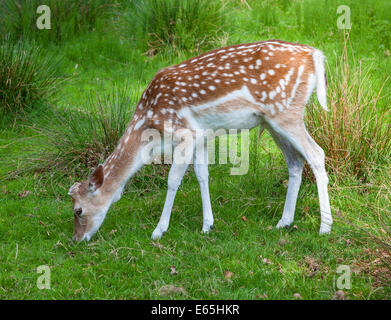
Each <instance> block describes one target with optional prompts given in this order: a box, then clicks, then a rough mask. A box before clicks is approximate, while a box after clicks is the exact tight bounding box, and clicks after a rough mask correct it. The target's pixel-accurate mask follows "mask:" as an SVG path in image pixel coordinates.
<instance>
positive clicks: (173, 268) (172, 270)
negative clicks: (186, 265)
mask: <svg viewBox="0 0 391 320" xmlns="http://www.w3.org/2000/svg"><path fill="white" fill-rule="evenodd" d="M170 274H171V275H175V274H178V271H176V267H175V266H171V272H170Z"/></svg>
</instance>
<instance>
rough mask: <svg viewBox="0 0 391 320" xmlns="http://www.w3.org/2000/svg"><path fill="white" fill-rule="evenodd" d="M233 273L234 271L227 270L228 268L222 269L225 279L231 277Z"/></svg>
mask: <svg viewBox="0 0 391 320" xmlns="http://www.w3.org/2000/svg"><path fill="white" fill-rule="evenodd" d="M233 275H234V273H233V272H231V271H228V270H226V271H224V278H225V279H231V278H232V277H233Z"/></svg>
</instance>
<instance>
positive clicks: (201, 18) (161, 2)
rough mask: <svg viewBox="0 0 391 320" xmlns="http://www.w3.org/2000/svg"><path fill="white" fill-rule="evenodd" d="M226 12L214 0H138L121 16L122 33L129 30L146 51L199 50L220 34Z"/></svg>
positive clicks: (209, 44)
mask: <svg viewBox="0 0 391 320" xmlns="http://www.w3.org/2000/svg"><path fill="white" fill-rule="evenodd" d="M225 14H226V12H225V6H224V2H222V1H217V0H210V1H206V0H153V1H152V0H140V1H137V2H136V4H135V5H134V6H133V7H132V8H129V9H128V10H127V11H126V13H125V14H123V15H122V19H120V20H121V21H122V24H121V28H124V29H125V30H126V33H124V34H129V33H130V34H132V36H133V37H134V40H136V42H137V43H138V44H139V45H141V46H142V50H143V51H146V52H147V54H148V55H155V54H156V53H158V52H160V51H163V50H166V49H167V50H171V51H173V52H177V53H178V52H182V51H188V52H190V53H198V52H199V51H200V49H201V48H208V47H211V46H212V45H213V44H214V43H215V42H216V41H217V39H218V38H219V36H221V35H222V32H223V29H224V27H226V19H225ZM130 31H131V32H130Z"/></svg>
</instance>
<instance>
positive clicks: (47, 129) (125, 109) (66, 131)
mask: <svg viewBox="0 0 391 320" xmlns="http://www.w3.org/2000/svg"><path fill="white" fill-rule="evenodd" d="M138 96H139V95H138V89H132V88H130V87H121V88H119V87H117V86H114V88H113V90H112V91H111V92H110V93H108V94H104V95H99V94H96V95H94V94H90V95H89V97H88V98H86V99H85V101H84V103H83V106H81V107H80V108H76V107H68V108H67V109H65V110H56V111H55V112H52V113H50V114H49V115H48V117H47V119H45V121H43V123H42V124H41V127H40V128H39V129H36V130H38V132H39V133H40V134H41V136H42V143H41V145H40V146H39V147H37V148H34V149H36V150H39V151H38V152H33V153H30V155H29V157H30V161H28V162H29V163H30V164H29V165H31V166H33V167H34V168H33V169H39V170H43V171H45V170H47V169H49V168H50V171H53V170H58V172H60V173H62V174H71V173H73V174H76V175H83V173H85V171H86V170H87V169H88V168H91V167H95V166H96V165H97V164H98V163H100V162H102V161H103V160H104V159H106V157H107V156H108V155H109V154H110V153H111V152H112V151H113V150H114V147H115V146H116V144H117V142H118V140H119V139H120V137H121V136H122V134H123V132H124V131H125V129H126V126H127V125H128V123H129V121H130V119H131V116H132V113H133V110H134V107H135V105H136V102H137V99H138Z"/></svg>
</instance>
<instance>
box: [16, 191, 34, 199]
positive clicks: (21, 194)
mask: <svg viewBox="0 0 391 320" xmlns="http://www.w3.org/2000/svg"><path fill="white" fill-rule="evenodd" d="M30 193H31V191H29V190H25V191H22V192H19V193H18V196H19V198H25V197H27V196H28V195H29V194H30Z"/></svg>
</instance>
